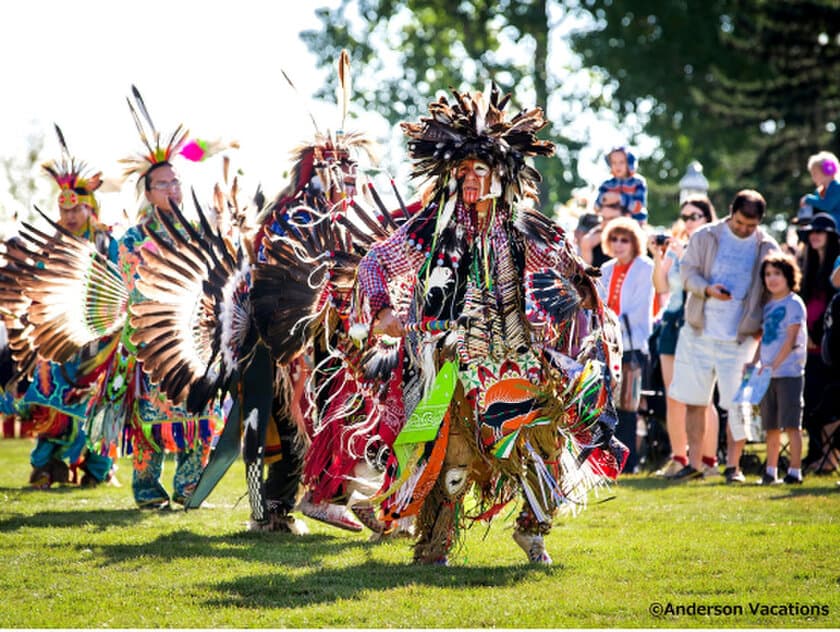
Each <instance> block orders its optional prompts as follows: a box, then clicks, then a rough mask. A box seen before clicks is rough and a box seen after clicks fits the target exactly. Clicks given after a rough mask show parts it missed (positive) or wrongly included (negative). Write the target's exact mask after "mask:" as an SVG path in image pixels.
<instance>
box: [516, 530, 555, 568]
mask: <svg viewBox="0 0 840 632" xmlns="http://www.w3.org/2000/svg"><path fill="white" fill-rule="evenodd" d="M513 541H514V542H516V543H517V544H518V545H519V547H520V548H521V549H522V550H523V551H525V554H526V555H527V556H528V561H529V562H531V563H532V564H551V563H552V560H551V556H550V555H549V554H548V552H546V550H545V541H544V540H543V537H542V536H541V535H539V534H538V533H525V532H524V531H519V530H514V532H513Z"/></svg>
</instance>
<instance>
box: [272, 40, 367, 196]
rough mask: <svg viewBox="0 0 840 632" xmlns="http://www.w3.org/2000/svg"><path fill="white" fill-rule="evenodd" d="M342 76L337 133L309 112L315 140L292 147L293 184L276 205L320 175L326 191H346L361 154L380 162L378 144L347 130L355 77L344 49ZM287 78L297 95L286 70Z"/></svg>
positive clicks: (340, 64)
mask: <svg viewBox="0 0 840 632" xmlns="http://www.w3.org/2000/svg"><path fill="white" fill-rule="evenodd" d="M336 73H337V76H338V90H337V96H338V111H339V118H338V127H337V129H336V131H335V132H333V131H331V130H329V129H328V130H327V131H326V132H323V131H321V128H320V127H319V126H318V123H317V122H316V121H315V117H314V116H312V113H311V112H310V113H309V117H310V119H311V120H312V125H313V127H314V128H315V134H314V139H313V140H312V141H308V142H305V143H302V144H300V145H299V146H298V147H296V148H295V149H293V150H292V162H293V164H294V167H293V169H292V178H291V181H290V182H289V185H288V186H287V187H286V188H285V189H284V190H283V191H281V192H280V195H278V196H277V198H276V199H275V201H274V204H273V207H274V208H277V207H279V206H284V205H285V204H288V203H289V202H291V200H293V199H294V198H295V196H296V195H297V194H298V193H299V192H300V191H302V190H303V188H304V187H305V186H306V185H307V184H308V183H309V182H310V180H311V179H312V178H313V177H314V176H315V175H317V176H319V178H320V180H321V186H322V187H323V189H324V191H325V192H329V191H330V190H331V189H337V190H338V191H339V192H343V191H344V190H345V182H344V180H345V178H349V177H352V179H353V180H354V181H355V165H356V162H357V160H358V156H360V155H362V154H364V155H366V156H367V157H368V159H369V160H370V161H371V162H374V163H375V162H377V161H378V158H379V157H378V155H377V152H376V143H375V142H374V141H373V139H371V138H370V137H369V136H367V135H366V134H364V133H362V132H356V131H351V132H345V125H346V123H347V112H348V110H349V107H350V98H351V95H352V78H351V73H350V55H349V54H348V53H347V51H346V50H342V51H341V53H340V54H339V56H338V63H337V68H336ZM283 77H284V78H285V80H286V81H287V82H288V84H289V86H290V87H291V88H292V90H294V91H295V93H296V94H297V93H298V91H297V88H296V87H295V84H294V83H293V82H292V80H291V79H290V78H289V76H288V75H287V74H286V73H285V72H283Z"/></svg>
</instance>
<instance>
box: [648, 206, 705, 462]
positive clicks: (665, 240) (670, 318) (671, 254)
mask: <svg viewBox="0 0 840 632" xmlns="http://www.w3.org/2000/svg"><path fill="white" fill-rule="evenodd" d="M679 213H680V215H679V219H678V220H677V222H676V223H675V224H674V226H673V227H672V229H671V233H672V234H671V235H667V234H659V235H652V236H651V237H650V239H649V240H648V250H649V251H650V253H651V255H652V256H653V287H654V289H655V290H656V293H657V295H659V296H660V297H662V300H663V301H667V302H666V303H665V307H664V309H663V310H662V316H661V318H660V323H659V336H658V339H657V341H658V342H657V352H658V354H659V363H660V366H661V367H662V383H663V384H664V386H665V426H666V429H667V432H668V439H669V442H670V444H671V458H670V460H669V461H668V463H666V464H665V466H664V467H663V468H661V469H660V470H657V472H656V475H657V476H663V477H665V478H671V477H672V476H674V475H675V474H677V472H679V471H680V470H681V469H683V468H684V467H685V466H686V465H688V439H687V438H686V434H685V404H683V403H682V402H678V401H676V400H674V399H673V398H672V397H671V396H670V385H671V380H672V379H673V377H674V353H675V352H676V350H677V339H678V338H679V333H680V329H681V328H682V326H683V323H684V322H685V315H684V306H685V291H684V290H683V283H682V279H681V278H680V260H681V259H682V256H683V254H684V252H685V248H686V246H687V244H688V240H689V239H690V238H691V236H692V235H693V234H694V232H695V231H696V230H697V229H698V228H700V227H702V226H704V225H706V224H711V223H712V222H713V221H715V220H717V215H716V214H715V208H714V206H713V205H712V202H711V201H710V200H709V198H707V197H706V196H705V195H703V196H692V197H688V198H686V199H685V200H684V201H683V203H682V205H681V206H680V210H679ZM706 424H707V426H706V430H707V432H706V441H705V443H704V446H703V455H704V456H703V471H704V473H705V474H706V475H713V474H716V473H718V472H717V469H716V464H717V458H716V457H715V455H716V453H717V434H718V433H717V428H718V424H719V420H718V416H717V410H716V409H715V407H714V406H707V407H706Z"/></svg>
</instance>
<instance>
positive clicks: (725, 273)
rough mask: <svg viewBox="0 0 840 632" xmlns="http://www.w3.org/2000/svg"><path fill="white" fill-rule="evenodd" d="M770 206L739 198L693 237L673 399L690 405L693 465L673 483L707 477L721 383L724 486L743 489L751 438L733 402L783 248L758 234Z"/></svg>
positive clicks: (685, 268) (750, 194) (748, 196)
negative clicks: (770, 259) (709, 434)
mask: <svg viewBox="0 0 840 632" xmlns="http://www.w3.org/2000/svg"><path fill="white" fill-rule="evenodd" d="M766 208H767V203H766V202H765V201H764V198H763V197H762V195H761V194H760V193H758V192H757V191H753V190H750V189H745V190H742V191H739V192H738V193H737V195H736V196H735V198H734V200H733V201H732V204H731V205H730V209H729V210H730V214H729V215H728V216H727V217H725V218H723V219H722V220H720V221H718V222H715V223H714V224H709V225H708V226H704V227H703V228H701V229H700V230H698V231H697V232H695V233H694V235H692V237H691V241H690V242H689V244H688V248H687V250H686V252H685V255H684V257H683V260H682V262H681V264H680V275H681V277H682V280H683V285H684V286H685V289H686V293H687V297H686V303H685V323H686V326H684V327H683V328H682V331H681V332H680V338H679V341H678V342H677V351H676V357H675V360H674V379H673V382H672V384H671V390H670V394H671V397H673V398H674V399H675V400H677V401H680V402H683V403H685V405H686V420H685V421H686V432H687V435H688V459H689V463H688V465H686V466H685V467H684V468H683V469H682V470H680V471H679V472H678V473H677V474H676V475H675V476H674V477H673V478H674V480H690V479H693V478H700V477H702V475H703V462H704V457H706V459H710V458H712V457H713V456H714V455H704V454H703V452H702V446H703V437H704V435H705V432H706V417H705V408H706V406H707V405H709V404H710V403H711V401H712V395H713V392H714V386H715V382H717V386H718V393H719V396H720V398H719V401H718V404H719V405H720V407H721V408H724V409H726V410H727V411H728V417H729V423H728V424H727V454H726V471H725V475H726V482H727V483H735V482H743V481H744V475H743V473H741V471H740V469H739V467H738V461H739V460H740V458H741V452H742V450H743V447H744V444H745V443H746V440H747V439H748V438H749V437H748V428H747V425H746V423H745V421H744V419H743V415H742V414H741V412H740V410H739V409H738V407H737V406H734V405H733V403H732V399H733V397H734V395H735V393H736V391H737V389H738V385H739V384H740V381H741V376H742V374H743V367H744V364H746V363H748V362H750V360H751V359H752V357H753V354H754V352H755V348H756V345H757V344H758V336H759V335H760V334H761V313H762V307H763V302H764V300H763V299H764V296H763V294H764V286H763V284H762V282H761V278H760V269H761V261H762V259H764V257H765V256H766V255H767V253H769V252H771V251H773V250H777V249H778V247H779V246H778V244H777V243H776V241H775V240H774V239H773V238H772V237H771V236H770V235H768V234H767V233H766V232H764V230H763V229H762V228H760V227H759V222H760V221H761V219H762V217H763V216H764V212H765V210H766Z"/></svg>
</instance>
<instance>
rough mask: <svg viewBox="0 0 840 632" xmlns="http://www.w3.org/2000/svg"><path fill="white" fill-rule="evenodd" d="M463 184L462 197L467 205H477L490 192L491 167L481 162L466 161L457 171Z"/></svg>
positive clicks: (457, 176)
mask: <svg viewBox="0 0 840 632" xmlns="http://www.w3.org/2000/svg"><path fill="white" fill-rule="evenodd" d="M455 177H456V178H457V179H458V180H459V181H460V182H461V196H462V199H463V201H464V203H465V204H475V203H476V202H478V201H479V200H480V199H482V198H483V197H484V196H485V195H487V193H488V192H489V191H490V179H491V175H490V166H489V165H488V164H487V163H485V162H481V161H479V160H464V161H463V162H462V163H461V164H460V165H458V168H457V169H456V170H455Z"/></svg>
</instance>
